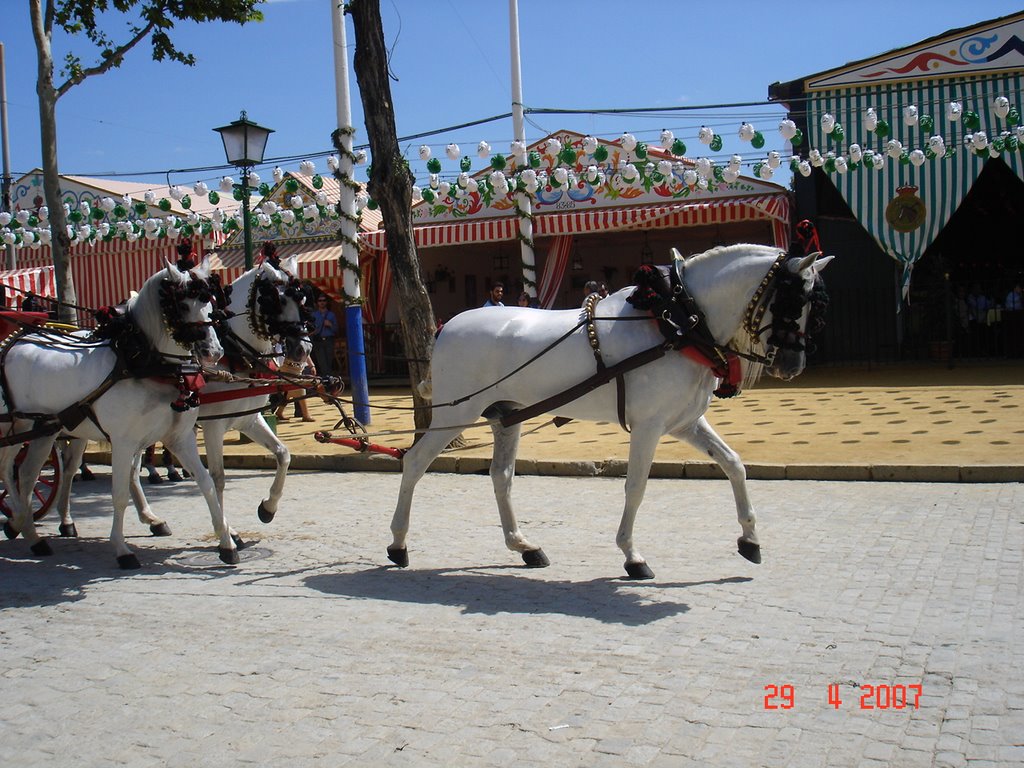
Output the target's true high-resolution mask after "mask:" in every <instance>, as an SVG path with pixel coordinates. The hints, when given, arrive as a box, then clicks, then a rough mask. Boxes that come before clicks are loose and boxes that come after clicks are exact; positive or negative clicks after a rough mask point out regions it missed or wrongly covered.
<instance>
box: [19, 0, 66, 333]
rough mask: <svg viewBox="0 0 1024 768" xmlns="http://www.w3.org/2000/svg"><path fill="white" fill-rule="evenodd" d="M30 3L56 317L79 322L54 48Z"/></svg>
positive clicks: (36, 4)
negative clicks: (60, 164)
mask: <svg viewBox="0 0 1024 768" xmlns="http://www.w3.org/2000/svg"><path fill="white" fill-rule="evenodd" d="M29 7H30V11H31V14H32V32H33V34H34V35H35V39H36V53H37V57H38V68H37V73H38V77H37V78H36V93H38V94H39V133H40V145H41V148H42V153H43V199H44V200H45V201H46V207H47V208H49V211H50V234H51V240H50V253H51V254H52V256H53V266H54V273H55V276H56V279H57V301H59V302H60V304H59V305H58V309H57V317H58V319H59V320H60V321H61V322H64V323H77V322H78V313H77V311H76V310H75V308H74V305H76V304H77V303H78V296H77V295H76V293H75V280H74V276H73V275H72V273H71V256H70V254H69V253H68V249H69V248H70V246H71V241H70V239H69V238H68V232H67V229H68V228H67V219H66V218H65V216H64V201H63V200H62V199H61V195H60V172H59V171H58V169H57V90H56V89H55V88H54V87H53V49H52V47H51V45H50V30H49V29H47V28H45V26H44V22H43V15H42V9H41V8H40V2H39V0H32V1H31V2H30V3H29Z"/></svg>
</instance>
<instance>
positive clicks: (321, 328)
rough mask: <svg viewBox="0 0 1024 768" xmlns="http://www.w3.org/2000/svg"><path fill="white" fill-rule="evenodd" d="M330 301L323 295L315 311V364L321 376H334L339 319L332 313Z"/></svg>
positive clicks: (317, 302) (319, 297)
mask: <svg viewBox="0 0 1024 768" xmlns="http://www.w3.org/2000/svg"><path fill="white" fill-rule="evenodd" d="M329 302H330V299H328V298H327V295H326V294H323V293H321V294H320V295H319V296H318V297H317V299H316V309H314V310H313V363H314V365H316V370H317V372H318V373H319V374H320V375H321V376H333V375H334V339H335V337H336V336H337V335H338V318H337V317H336V316H335V314H334V312H332V311H331V307H330V303H329Z"/></svg>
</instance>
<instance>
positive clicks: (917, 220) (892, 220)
mask: <svg viewBox="0 0 1024 768" xmlns="http://www.w3.org/2000/svg"><path fill="white" fill-rule="evenodd" d="M916 192H917V187H900V188H899V189H897V190H896V197H894V198H893V199H892V200H890V201H889V205H887V206H886V207H885V220H886V221H887V222H888V223H889V226H890V227H892V228H893V229H895V230H896V231H897V232H913V231H914V230H915V229H917V228H918V227H920V226H921V225H922V224H924V220H925V217H926V216H927V215H928V208H927V207H926V206H925V204H924V200H922V199H921V198H920V197H918V196H917V195H916V194H915V193H916Z"/></svg>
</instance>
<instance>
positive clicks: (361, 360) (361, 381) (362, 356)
mask: <svg viewBox="0 0 1024 768" xmlns="http://www.w3.org/2000/svg"><path fill="white" fill-rule="evenodd" d="M345 333H346V337H347V338H348V375H349V380H350V381H351V382H352V402H353V404H354V407H355V415H356V421H358V422H359V423H360V424H362V425H363V426H364V427H365V426H367V425H369V423H370V388H369V386H368V385H367V383H366V351H365V349H364V348H363V308H362V307H360V306H359V305H358V304H356V305H355V306H351V307H345Z"/></svg>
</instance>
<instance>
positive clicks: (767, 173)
mask: <svg viewBox="0 0 1024 768" xmlns="http://www.w3.org/2000/svg"><path fill="white" fill-rule="evenodd" d="M774 173H775V171H773V170H772V168H771V166H770V165H768V163H763V164H762V165H761V167H760V168H759V169H758V171H757V175H758V176H760V177H761V178H762V179H764V180H765V181H768V180H769V179H771V177H772V176H773V175H774Z"/></svg>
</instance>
